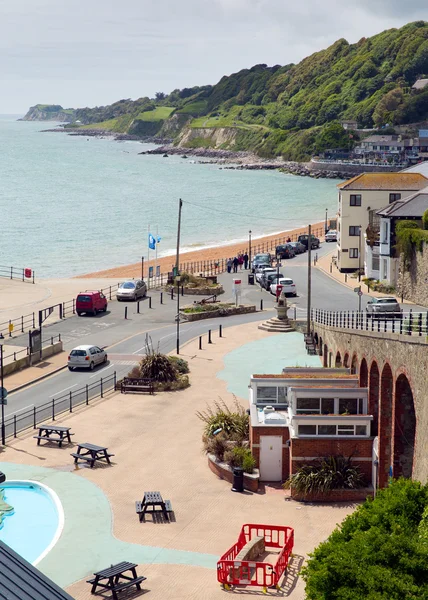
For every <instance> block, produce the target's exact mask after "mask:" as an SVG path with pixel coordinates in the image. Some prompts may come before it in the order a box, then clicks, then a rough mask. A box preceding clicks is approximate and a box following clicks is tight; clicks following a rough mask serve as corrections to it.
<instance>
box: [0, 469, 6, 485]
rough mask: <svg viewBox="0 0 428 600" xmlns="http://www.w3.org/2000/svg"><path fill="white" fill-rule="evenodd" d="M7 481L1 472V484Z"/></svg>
mask: <svg viewBox="0 0 428 600" xmlns="http://www.w3.org/2000/svg"><path fill="white" fill-rule="evenodd" d="M5 481H6V475H5V474H4V473H1V472H0V483H4V482H5Z"/></svg>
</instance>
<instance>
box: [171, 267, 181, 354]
mask: <svg viewBox="0 0 428 600" xmlns="http://www.w3.org/2000/svg"><path fill="white" fill-rule="evenodd" d="M175 281H176V282H177V354H180V281H181V277H180V276H179V275H177V277H176V278H175ZM172 288H173V289H174V284H172Z"/></svg>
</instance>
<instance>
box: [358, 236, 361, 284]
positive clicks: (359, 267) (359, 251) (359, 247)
mask: <svg viewBox="0 0 428 600" xmlns="http://www.w3.org/2000/svg"><path fill="white" fill-rule="evenodd" d="M358 232H359V235H358V281H361V225H360V226H359V228H358Z"/></svg>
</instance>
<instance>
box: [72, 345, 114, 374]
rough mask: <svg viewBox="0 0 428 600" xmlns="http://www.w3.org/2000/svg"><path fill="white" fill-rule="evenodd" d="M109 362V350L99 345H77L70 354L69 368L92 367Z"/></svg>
mask: <svg viewBox="0 0 428 600" xmlns="http://www.w3.org/2000/svg"><path fill="white" fill-rule="evenodd" d="M106 362H107V352H106V351H105V350H103V349H102V348H100V347H99V346H77V347H76V348H73V350H72V351H71V352H70V354H69V356H68V362H67V365H68V368H69V369H70V371H73V369H79V368H82V369H91V371H92V370H93V368H94V367H96V366H97V365H100V364H104V363H106Z"/></svg>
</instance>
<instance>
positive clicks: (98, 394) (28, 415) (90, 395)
mask: <svg viewBox="0 0 428 600" xmlns="http://www.w3.org/2000/svg"><path fill="white" fill-rule="evenodd" d="M114 389H116V371H115V372H114V373H113V374H112V375H109V376H108V377H101V379H100V380H99V381H95V382H94V383H88V384H86V385H85V386H84V387H82V388H79V389H78V390H74V391H71V390H70V392H67V393H66V394H62V395H58V396H57V397H56V398H52V400H48V401H47V402H45V403H44V404H40V405H39V406H33V407H31V408H28V409H26V410H24V411H22V412H17V413H15V414H13V415H7V417H6V418H5V430H6V439H7V438H10V437H16V436H17V435H18V433H20V432H21V431H25V430H26V429H30V428H33V429H37V425H39V424H41V423H42V422H43V421H51V420H52V421H55V419H56V418H57V417H58V416H59V415H61V414H63V413H65V412H73V409H74V408H76V407H77V406H80V405H82V404H86V405H89V402H90V400H94V399H95V398H103V397H104V395H105V394H107V393H108V392H111V391H112V390H114Z"/></svg>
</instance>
